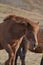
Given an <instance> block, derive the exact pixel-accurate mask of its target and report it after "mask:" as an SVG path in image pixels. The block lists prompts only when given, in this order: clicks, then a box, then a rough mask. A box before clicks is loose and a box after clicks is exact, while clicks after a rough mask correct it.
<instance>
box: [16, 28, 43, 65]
mask: <svg viewBox="0 0 43 65" xmlns="http://www.w3.org/2000/svg"><path fill="white" fill-rule="evenodd" d="M37 35H38V46H37V48H36V49H35V50H33V49H31V47H30V49H29V50H30V51H31V52H34V53H43V29H42V28H40V29H39V31H38V34H37ZM26 41H27V40H26V38H24V39H23V40H22V44H21V45H20V47H19V49H18V51H17V54H16V59H15V65H17V59H18V56H20V59H21V63H22V64H21V65H25V56H26V52H27V50H28V48H29V45H28V43H29V41H28V42H26ZM21 49H22V50H21ZM42 60H43V57H42ZM42 62H43V61H41V65H42Z"/></svg>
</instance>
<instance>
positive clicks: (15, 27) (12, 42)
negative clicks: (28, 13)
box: [0, 15, 39, 65]
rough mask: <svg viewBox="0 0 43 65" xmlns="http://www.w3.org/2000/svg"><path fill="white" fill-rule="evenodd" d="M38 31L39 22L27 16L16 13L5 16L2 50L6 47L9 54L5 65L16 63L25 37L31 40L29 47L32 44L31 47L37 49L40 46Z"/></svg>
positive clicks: (1, 30)
mask: <svg viewBox="0 0 43 65" xmlns="http://www.w3.org/2000/svg"><path fill="white" fill-rule="evenodd" d="M38 31H39V25H38V23H35V22H33V21H31V20H29V19H27V18H24V17H20V16H16V15H8V16H6V17H5V18H4V20H3V23H0V50H1V49H5V50H6V51H7V53H8V54H9V59H8V60H7V61H6V62H5V65H14V64H15V58H16V53H17V51H18V49H19V47H20V45H21V42H22V40H23V38H26V39H27V41H28V40H29V48H30V46H31V49H35V48H36V47H37V46H38V40H37V33H38ZM27 34H28V35H27Z"/></svg>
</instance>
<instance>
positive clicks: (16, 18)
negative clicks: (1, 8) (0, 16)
mask: <svg viewBox="0 0 43 65" xmlns="http://www.w3.org/2000/svg"><path fill="white" fill-rule="evenodd" d="M11 20H12V21H14V22H15V23H20V24H22V23H24V24H25V25H28V24H29V26H31V27H33V29H35V28H36V27H37V26H38V24H39V22H37V23H36V22H33V21H31V20H29V19H27V18H24V17H21V16H16V15H9V16H7V17H6V18H5V19H4V20H3V21H4V22H5V21H9V22H10V21H11Z"/></svg>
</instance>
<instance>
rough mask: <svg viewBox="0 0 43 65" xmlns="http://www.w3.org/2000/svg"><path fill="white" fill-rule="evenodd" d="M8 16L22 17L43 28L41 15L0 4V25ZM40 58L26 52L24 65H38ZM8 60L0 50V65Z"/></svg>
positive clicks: (4, 52)
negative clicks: (37, 23)
mask: <svg viewBox="0 0 43 65" xmlns="http://www.w3.org/2000/svg"><path fill="white" fill-rule="evenodd" d="M9 14H15V15H19V16H23V17H26V18H29V19H31V20H33V21H35V22H37V21H39V22H40V24H39V26H40V27H42V28H43V15H41V14H39V13H35V12H29V11H25V10H22V9H20V8H15V7H10V6H7V5H3V4H0V23H2V22H3V19H4V18H5V17H6V16H7V15H9ZM41 58H42V53H41V54H38V53H37V54H36V53H32V52H30V51H27V54H26V59H25V61H26V62H25V63H26V65H40V62H41ZM7 59H8V54H7V52H6V51H5V50H0V65H4V63H5V61H6V60H7ZM17 63H18V65H20V64H21V63H20V58H18V62H17Z"/></svg>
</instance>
